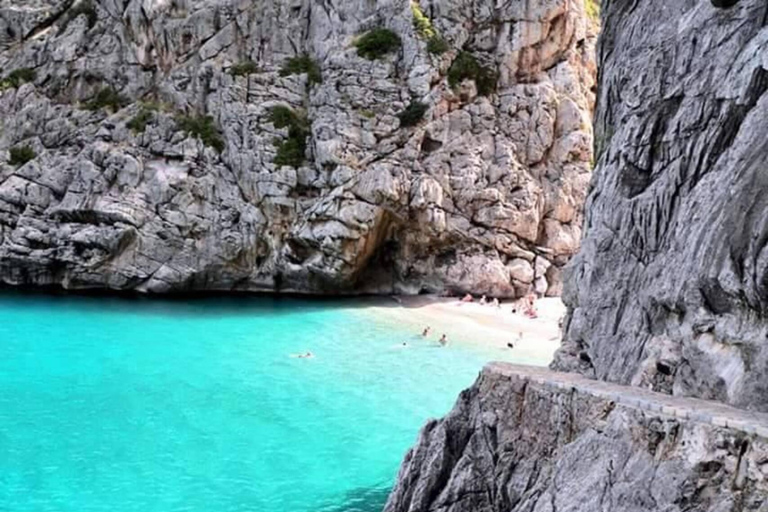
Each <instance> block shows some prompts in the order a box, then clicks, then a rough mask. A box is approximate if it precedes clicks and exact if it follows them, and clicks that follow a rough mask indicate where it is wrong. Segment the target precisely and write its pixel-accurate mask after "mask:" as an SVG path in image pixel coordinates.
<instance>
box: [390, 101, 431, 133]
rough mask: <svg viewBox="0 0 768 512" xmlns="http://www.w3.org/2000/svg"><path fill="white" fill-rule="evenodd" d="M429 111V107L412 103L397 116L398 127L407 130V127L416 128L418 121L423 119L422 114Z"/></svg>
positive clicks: (415, 102)
mask: <svg viewBox="0 0 768 512" xmlns="http://www.w3.org/2000/svg"><path fill="white" fill-rule="evenodd" d="M427 110H429V105H427V104H426V103H422V102H420V101H412V102H411V104H410V105H408V107H406V109H405V110H403V111H402V112H400V113H399V114H397V118H398V119H400V127H401V128H407V127H409V126H416V125H417V124H419V121H421V120H422V119H424V114H426V112H427Z"/></svg>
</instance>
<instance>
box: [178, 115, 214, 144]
mask: <svg viewBox="0 0 768 512" xmlns="http://www.w3.org/2000/svg"><path fill="white" fill-rule="evenodd" d="M176 126H177V128H178V129H179V130H181V131H183V132H187V135H190V136H193V137H196V138H198V139H200V140H201V141H202V143H203V144H205V145H206V146H209V147H212V148H213V149H215V150H216V151H218V152H219V153H221V152H222V151H224V147H225V144H224V139H223V138H222V137H221V134H220V133H219V130H218V129H217V128H216V125H215V124H214V122H213V117H211V116H184V115H180V116H176Z"/></svg>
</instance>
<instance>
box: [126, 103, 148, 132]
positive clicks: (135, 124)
mask: <svg viewBox="0 0 768 512" xmlns="http://www.w3.org/2000/svg"><path fill="white" fill-rule="evenodd" d="M154 119H155V114H154V112H152V110H150V109H148V108H146V107H142V109H141V110H140V111H139V113H138V114H136V115H135V116H134V117H133V119H131V120H130V121H128V123H127V124H126V126H128V128H130V129H131V130H133V131H134V132H136V133H143V132H144V130H146V129H147V125H148V124H149V123H151V122H152V121H153V120H154Z"/></svg>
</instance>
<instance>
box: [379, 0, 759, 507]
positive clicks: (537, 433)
mask: <svg viewBox="0 0 768 512" xmlns="http://www.w3.org/2000/svg"><path fill="white" fill-rule="evenodd" d="M602 10H603V14H602V22H603V23H602V33H601V36H600V42H599V45H598V55H599V69H600V73H599V75H600V76H599V80H598V83H599V87H598V103H597V111H596V126H595V138H596V152H597V157H598V166H597V169H596V171H595V175H594V178H593V181H592V185H591V190H590V194H589V197H588V199H587V203H586V206H585V208H586V219H585V238H584V240H583V243H582V247H581V249H580V251H579V253H578V255H577V256H576V257H575V258H574V259H573V260H572V262H571V263H570V264H569V267H568V270H567V272H566V278H565V293H564V298H565V300H566V303H567V305H568V306H569V315H568V318H567V322H566V324H565V333H564V340H563V345H562V348H561V350H559V351H558V354H557V355H556V358H555V361H554V363H553V365H552V366H553V368H554V369H560V370H567V371H569V372H571V373H557V372H555V371H552V370H543V369H530V368H521V367H513V366H510V365H502V364H495V365H491V366H490V367H488V368H486V370H485V371H484V372H483V374H482V375H481V376H480V378H479V380H478V382H477V383H476V384H475V385H474V386H473V387H472V388H471V389H470V390H468V391H466V392H464V393H463V394H462V396H461V397H460V399H459V401H458V402H457V404H456V406H455V407H454V409H453V411H452V412H451V413H450V414H449V415H448V416H447V417H446V418H444V419H442V420H440V421H431V422H430V423H428V424H427V426H426V427H425V428H424V429H423V430H422V432H421V434H420V436H419V439H418V441H417V444H416V446H415V448H414V449H413V450H411V451H410V452H409V453H408V455H407V456H406V458H405V461H404V462H403V465H402V467H401V470H400V474H399V476H398V480H397V484H396V486H395V488H394V490H393V492H392V494H391V495H390V498H389V501H388V503H387V507H386V510H385V512H470V511H471V512H486V511H487V512H491V511H493V512H502V511H503V512H523V511H525V512H564V511H573V512H598V511H600V512H608V511H610V512H620V511H626V512H643V511H648V512H651V511H664V512H683V511H689V512H690V511H695V512H726V511H727V512H743V511H755V512H765V511H766V510H768V466H766V461H768V453H767V452H766V450H767V449H768V444H766V443H767V442H768V415H766V414H764V413H761V412H755V411H768V393H766V389H767V388H766V386H768V380H767V379H768V341H767V339H768V322H766V318H768V316H766V315H767V314H768V277H767V276H768V249H766V243H767V242H768V216H766V212H767V211H768V199H767V198H768V168H767V166H768V121H767V120H768V2H765V0H675V1H669V0H643V1H637V0H603V2H602ZM579 374H583V375H579ZM670 395H673V396H670ZM690 397H698V398H690ZM704 399H706V400H704ZM725 403H727V404H731V405H728V406H726V405H724V404H725ZM734 406H735V407H734Z"/></svg>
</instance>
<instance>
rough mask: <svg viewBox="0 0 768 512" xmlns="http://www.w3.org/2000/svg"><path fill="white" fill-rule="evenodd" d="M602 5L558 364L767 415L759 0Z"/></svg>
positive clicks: (764, 91) (767, 58)
mask: <svg viewBox="0 0 768 512" xmlns="http://www.w3.org/2000/svg"><path fill="white" fill-rule="evenodd" d="M714 4H721V5H729V4H735V5H732V6H731V7H723V8H718V7H715V6H714V5H713V2H710V1H709V0H707V1H704V0H701V1H693V0H686V1H679V2H667V1H664V0H647V1H644V2H639V3H638V2H633V1H629V0H626V1H625V0H610V1H608V2H604V4H603V12H604V32H603V34H602V35H601V42H600V45H599V46H600V48H599V60H600V66H601V67H600V69H601V72H600V79H599V87H600V93H599V99H598V107H597V114H596V128H595V130H596V141H597V144H596V145H597V147H598V153H599V155H598V156H599V165H598V167H597V169H596V171H595V178H594V181H593V186H592V190H591V193H590V196H589V198H588V202H587V209H588V215H587V218H586V223H585V226H586V228H585V239H584V241H583V248H582V249H581V252H580V254H579V255H578V257H576V258H575V260H574V264H573V266H572V268H571V270H570V277H569V279H568V280H567V281H568V284H567V289H566V292H565V300H566V302H567V304H568V306H569V309H570V320H569V322H568V323H567V327H566V333H565V341H564V346H563V350H561V351H560V353H559V354H558V356H557V358H556V361H555V364H554V367H555V368H557V369H567V370H576V371H581V372H583V373H585V374H587V375H590V376H593V377H597V378H598V379H604V380H609V381H614V382H621V383H625V384H632V385H638V386H644V387H651V388H653V389H656V390H659V391H663V392H667V393H674V394H678V395H688V396H698V397H704V398H712V399H717V400H722V401H725V402H728V403H732V404H735V405H738V406H742V407H747V408H754V409H758V410H768V393H766V382H767V381H766V377H767V376H768V373H767V372H768V342H767V339H766V337H767V335H768V323H767V322H766V313H767V312H768V288H767V287H766V286H767V285H768V252H767V250H766V241H768V217H766V212H767V211H768V209H767V208H766V207H767V206H768V203H767V201H768V194H767V192H768V163H766V162H768V123H766V119H768V27H767V26H766V23H767V22H768V4H766V2H764V1H763V0H741V1H739V2H714Z"/></svg>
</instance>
